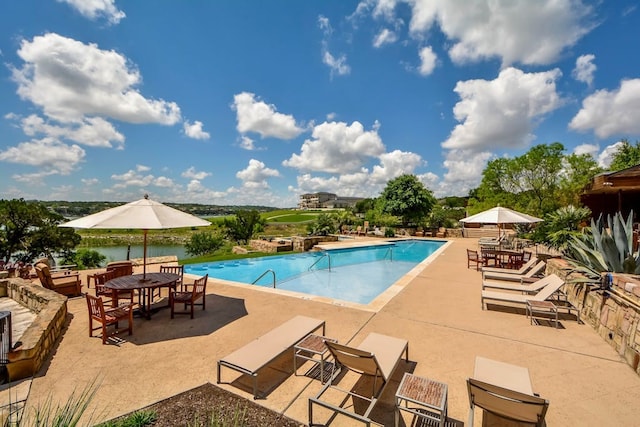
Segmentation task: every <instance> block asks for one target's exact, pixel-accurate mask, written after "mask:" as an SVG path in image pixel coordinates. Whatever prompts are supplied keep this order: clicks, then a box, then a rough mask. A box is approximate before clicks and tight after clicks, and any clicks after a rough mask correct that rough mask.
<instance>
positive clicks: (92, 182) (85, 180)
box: [80, 178, 100, 186]
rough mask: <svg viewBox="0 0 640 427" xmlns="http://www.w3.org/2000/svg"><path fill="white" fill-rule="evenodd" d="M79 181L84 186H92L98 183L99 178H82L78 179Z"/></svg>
mask: <svg viewBox="0 0 640 427" xmlns="http://www.w3.org/2000/svg"><path fill="white" fill-rule="evenodd" d="M80 182H82V184H83V185H85V186H92V185H97V184H99V183H100V180H99V179H98V178H82V179H80Z"/></svg>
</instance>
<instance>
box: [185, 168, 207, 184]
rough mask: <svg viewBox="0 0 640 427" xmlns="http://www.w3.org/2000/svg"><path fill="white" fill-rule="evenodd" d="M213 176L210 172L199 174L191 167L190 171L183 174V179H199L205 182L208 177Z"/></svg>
mask: <svg viewBox="0 0 640 427" xmlns="http://www.w3.org/2000/svg"><path fill="white" fill-rule="evenodd" d="M210 175H211V174H210V173H209V172H204V171H201V172H197V171H196V168H195V167H193V166H191V167H190V168H189V169H187V170H186V171H184V172H182V175H181V176H182V177H183V178H189V179H197V180H199V181H200V180H203V179H205V178H206V177H208V176H210Z"/></svg>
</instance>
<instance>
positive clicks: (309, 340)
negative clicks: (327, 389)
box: [293, 334, 338, 384]
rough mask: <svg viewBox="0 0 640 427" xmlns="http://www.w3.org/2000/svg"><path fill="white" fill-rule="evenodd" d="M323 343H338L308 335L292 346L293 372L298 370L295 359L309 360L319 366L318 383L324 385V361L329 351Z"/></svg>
mask: <svg viewBox="0 0 640 427" xmlns="http://www.w3.org/2000/svg"><path fill="white" fill-rule="evenodd" d="M325 341H329V342H338V340H335V339H333V338H327V337H323V336H321V335H315V334H309V335H307V336H306V337H304V338H303V339H302V340H301V341H299V342H298V343H297V344H296V345H294V346H293V372H294V374H295V373H296V372H297V370H298V365H297V359H298V358H301V359H304V360H310V361H312V362H314V363H315V364H317V365H320V382H321V383H322V384H324V361H325V357H326V356H327V352H328V351H329V349H328V348H327V346H326V345H325V344H324V342H325Z"/></svg>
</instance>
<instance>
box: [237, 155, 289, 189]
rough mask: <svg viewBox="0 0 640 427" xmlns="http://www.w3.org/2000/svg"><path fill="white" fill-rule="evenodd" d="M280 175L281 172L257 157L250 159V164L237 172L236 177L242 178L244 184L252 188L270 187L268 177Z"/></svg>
mask: <svg viewBox="0 0 640 427" xmlns="http://www.w3.org/2000/svg"><path fill="white" fill-rule="evenodd" d="M278 176H280V172H278V171H277V170H276V169H271V168H268V167H266V165H265V164H264V163H263V162H261V161H259V160H256V159H251V160H249V165H248V166H247V167H246V168H245V169H243V170H241V171H238V172H237V173H236V178H238V179H240V180H242V185H243V186H244V187H250V188H269V184H268V183H267V179H268V178H273V177H278Z"/></svg>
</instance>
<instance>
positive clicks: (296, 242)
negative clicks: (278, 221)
mask: <svg viewBox="0 0 640 427" xmlns="http://www.w3.org/2000/svg"><path fill="white" fill-rule="evenodd" d="M291 240H292V242H293V250H294V251H295V252H306V251H308V250H310V249H311V248H312V247H314V246H315V245H317V244H318V243H323V242H337V241H338V236H336V235H329V236H312V237H299V236H293V237H292V238H291Z"/></svg>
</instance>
